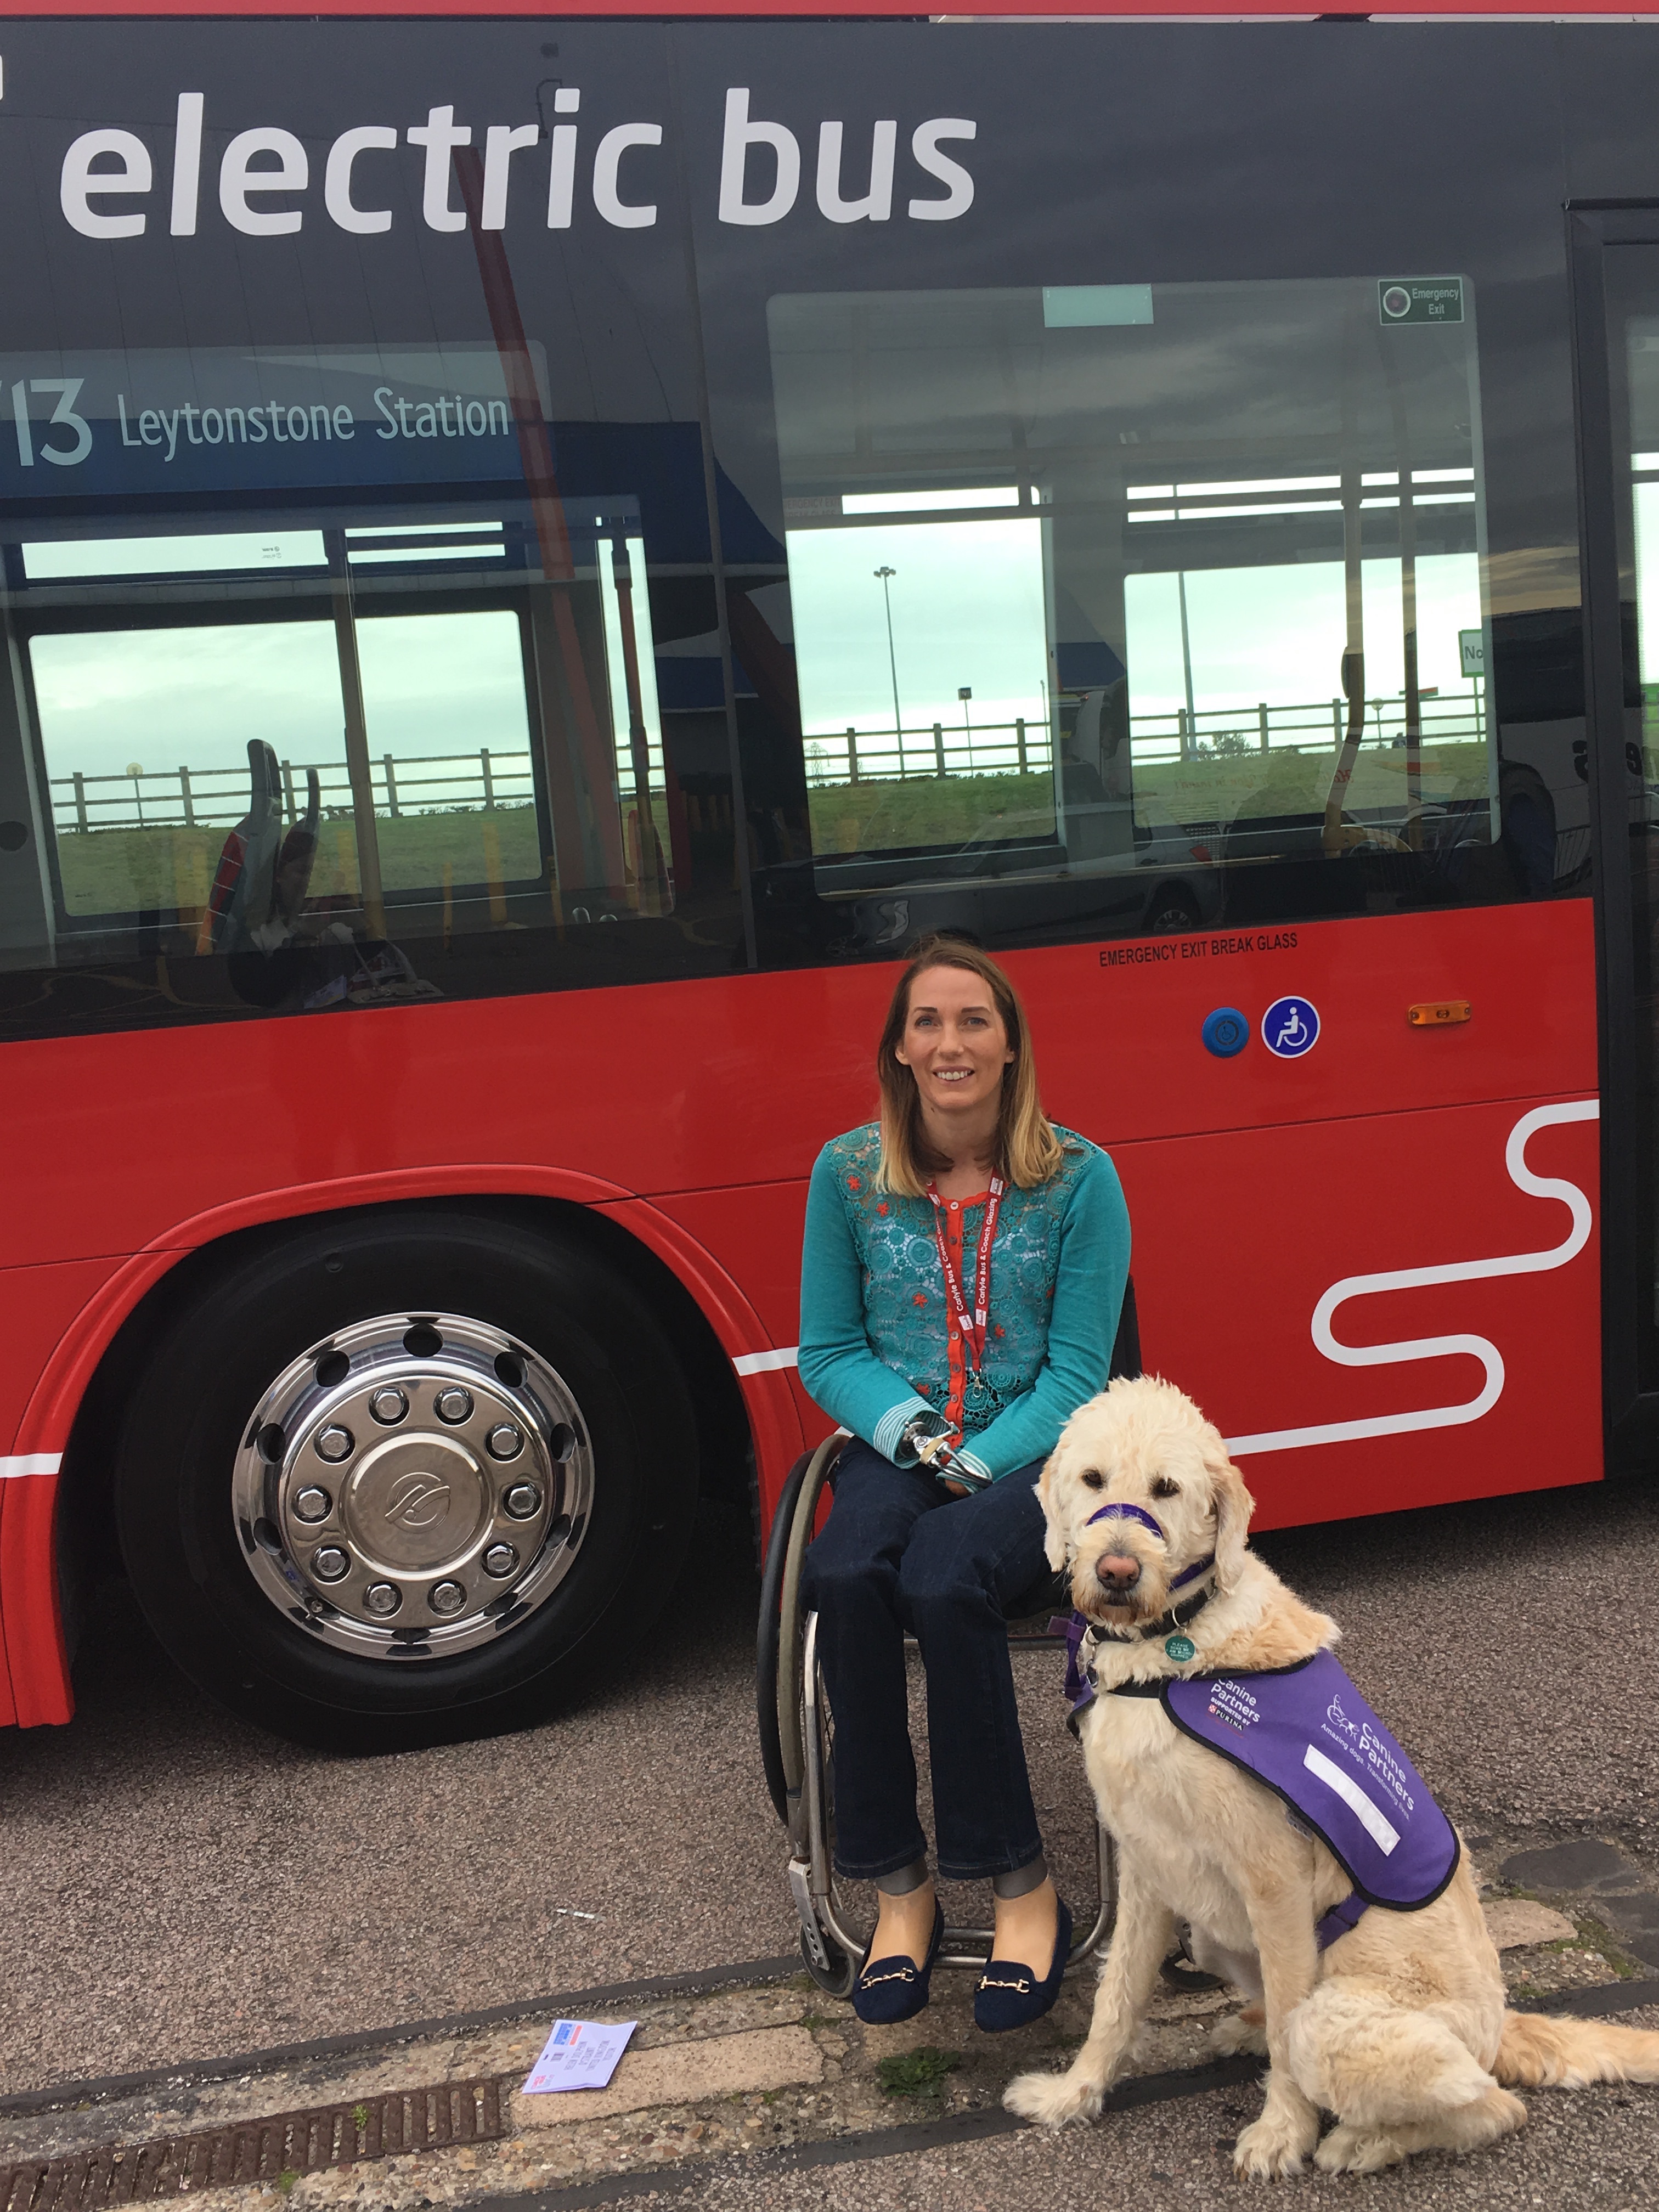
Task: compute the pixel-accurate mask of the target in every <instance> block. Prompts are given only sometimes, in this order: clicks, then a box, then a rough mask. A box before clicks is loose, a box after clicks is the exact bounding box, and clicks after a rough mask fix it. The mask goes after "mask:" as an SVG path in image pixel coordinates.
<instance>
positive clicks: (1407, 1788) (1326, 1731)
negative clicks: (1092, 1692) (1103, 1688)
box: [1079, 1651, 1459, 1950]
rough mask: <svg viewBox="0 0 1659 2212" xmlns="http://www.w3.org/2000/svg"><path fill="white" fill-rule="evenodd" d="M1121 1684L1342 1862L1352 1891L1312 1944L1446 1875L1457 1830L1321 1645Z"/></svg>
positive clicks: (1452, 1866) (1413, 1898)
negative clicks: (1251, 1782) (1225, 1668)
mask: <svg viewBox="0 0 1659 2212" xmlns="http://www.w3.org/2000/svg"><path fill="white" fill-rule="evenodd" d="M1079 1686H1080V1687H1083V1686H1084V1685H1082V1684H1081V1681H1080V1678H1079ZM1129 1694H1131V1695H1148V1696H1150V1695H1152V1694H1156V1695H1157V1696H1158V1700H1159V1703H1160V1704H1161V1705H1163V1708H1164V1711H1165V1713H1167V1714H1168V1716H1169V1717H1170V1720H1171V1721H1172V1722H1173V1723H1175V1725H1176V1728H1178V1729H1180V1730H1181V1732H1182V1735H1188V1736H1191V1738H1192V1739H1193V1741H1194V1743H1201V1744H1203V1745H1204V1746H1205V1747H1206V1748H1207V1749H1208V1750H1211V1751H1213V1752H1218V1753H1220V1755H1221V1757H1222V1758H1223V1759H1231V1761H1232V1763H1233V1765H1235V1766H1238V1767H1242V1768H1243V1770H1244V1771H1245V1772H1246V1773H1247V1774H1252V1775H1254V1776H1255V1778H1256V1780H1257V1781H1258V1782H1261V1783H1264V1784H1266V1785H1267V1788H1268V1789H1269V1790H1272V1791H1273V1794H1274V1795H1275V1796H1277V1797H1279V1798H1281V1799H1282V1800H1283V1801H1284V1803H1285V1806H1286V1808H1288V1810H1289V1813H1290V1815H1291V1820H1292V1821H1293V1822H1294V1823H1296V1824H1297V1825H1298V1826H1301V1827H1302V1828H1303V1829H1304V1831H1310V1832H1312V1833H1313V1834H1314V1835H1316V1837H1317V1838H1319V1840H1320V1842H1321V1843H1322V1844H1325V1846H1326V1847H1327V1849H1328V1850H1329V1851H1330V1853H1331V1855H1332V1857H1334V1858H1335V1860H1336V1861H1337V1863H1339V1865H1340V1866H1341V1868H1342V1869H1343V1870H1344V1872H1345V1873H1346V1875H1347V1877H1348V1879H1349V1881H1352V1884H1353V1895H1352V1897H1350V1898H1347V1899H1344V1901H1343V1902H1342V1903H1341V1904H1340V1905H1337V1906H1335V1907H1334V1909H1333V1910H1332V1911H1330V1912H1328V1913H1327V1914H1326V1915H1325V1917H1324V1918H1323V1919H1322V1921H1321V1922H1320V1923H1319V1927H1318V1931H1317V1932H1318V1936H1319V1947H1320V1948H1321V1950H1324V1949H1325V1948H1327V1947H1328V1945H1329V1944H1331V1943H1334V1942H1335V1941H1336V1939H1337V1937H1338V1936H1342V1935H1346V1932H1347V1930H1348V1929H1350V1928H1352V1926H1353V1925H1354V1923H1356V1922H1357V1921H1358V1918H1359V1917H1360V1915H1361V1914H1362V1913H1363V1912H1364V1911H1365V1909H1366V1907H1367V1906H1368V1905H1386V1906H1387V1907H1388V1908H1389V1910H1390V1911H1395V1912H1413V1911H1419V1910H1420V1909H1421V1908H1422V1907H1423V1906H1424V1905H1432V1904H1433V1902H1434V1900H1435V1899H1436V1898H1437V1897H1438V1896H1439V1895H1440V1893H1441V1892H1442V1891H1443V1889H1444V1888H1445V1887H1446V1885H1447V1883H1448V1882H1449V1881H1450V1880H1451V1878H1452V1875H1453V1874H1454V1873H1455V1870H1456V1867H1457V1861H1458V1856H1459V1845H1458V1840H1457V1834H1456V1831H1455V1829H1454V1828H1453V1826H1452V1825H1451V1822H1450V1821H1449V1820H1448V1819H1447V1818H1446V1816H1445V1814H1443V1812H1442V1811H1441V1809H1440V1808H1439V1806H1438V1805H1437V1804H1436V1802H1435V1801H1434V1799H1433V1798H1432V1797H1431V1796H1430V1794H1429V1792H1428V1790H1427V1789H1426V1788H1425V1786H1424V1783H1423V1778H1422V1777H1421V1776H1420V1775H1419V1773H1418V1771H1417V1769H1416V1768H1415V1767H1414V1766H1413V1765H1412V1763H1411V1761H1410V1759H1407V1756H1406V1754H1405V1753H1404V1752H1403V1751H1401V1748H1400V1746H1399V1745H1398V1744H1397V1743H1396V1742H1395V1739H1394V1737H1393V1736H1392V1735H1390V1734H1389V1731H1388V1729H1385V1728H1384V1727H1383V1723H1382V1722H1381V1721H1380V1720H1378V1718H1377V1717H1376V1714H1375V1713H1374V1712H1373V1711H1371V1709H1370V1706H1369V1705H1367V1704H1366V1702H1365V1700H1364V1698H1362V1697H1361V1696H1360V1694H1359V1692H1358V1690H1357V1689H1356V1688H1355V1687H1354V1686H1353V1683H1352V1680H1351V1679H1350V1677H1349V1675H1348V1674H1347V1672H1346V1669H1345V1668H1342V1667H1340V1666H1339V1665H1338V1663H1337V1662H1336V1661H1335V1659H1334V1658H1333V1656H1331V1654H1330V1653H1329V1652H1328V1651H1318V1652H1316V1653H1315V1655H1314V1656H1313V1657H1312V1658H1311V1659H1304V1660H1303V1661H1302V1662H1300V1663H1299V1664H1297V1665H1296V1666H1294V1667H1284V1668H1275V1669H1274V1670H1273V1671H1272V1672H1271V1673H1264V1674H1198V1675H1194V1676H1191V1677H1189V1678H1188V1679H1185V1680H1164V1681H1162V1682H1159V1683H1156V1684H1154V1683H1150V1682H1149V1683H1144V1684H1142V1683H1136V1684H1134V1685H1133V1686H1132V1687H1131V1689H1130V1692H1129ZM1088 1701H1089V1700H1088V1699H1087V1698H1081V1699H1079V1703H1080V1704H1082V1703H1087V1702H1088Z"/></svg>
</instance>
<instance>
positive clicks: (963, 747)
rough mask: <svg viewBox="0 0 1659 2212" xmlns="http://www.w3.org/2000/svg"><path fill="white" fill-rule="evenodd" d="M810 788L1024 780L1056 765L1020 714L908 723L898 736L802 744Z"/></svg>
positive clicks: (850, 734) (861, 734)
mask: <svg viewBox="0 0 1659 2212" xmlns="http://www.w3.org/2000/svg"><path fill="white" fill-rule="evenodd" d="M805 751H806V781H807V784H808V786H809V787H813V788H816V787H823V786H824V785H827V784H842V783H847V784H865V783H896V782H901V781H908V780H909V779H910V778H913V777H917V776H921V777H927V776H935V777H937V776H951V775H1027V774H1030V773H1031V772H1033V771H1036V770H1038V769H1043V770H1046V769H1049V768H1051V767H1052V766H1053V764H1054V750H1053V747H1052V744H1050V741H1049V737H1048V731H1047V730H1046V729H1045V728H1044V726H1043V725H1042V722H1041V721H1040V720H1031V721H1027V720H1025V719H1024V716H1023V715H1021V716H1016V718H1015V719H1014V720H1012V722H980V723H976V724H975V725H974V726H973V727H972V728H971V729H968V730H963V729H961V728H953V727H952V726H951V724H950V723H949V722H943V721H940V722H918V723H915V724H911V723H908V722H907V723H906V724H905V725H904V726H902V728H901V729H899V730H897V731H894V730H890V729H887V730H879V729H878V730H856V729H848V730H821V731H818V732H816V733H815V734H814V735H812V736H811V737H809V738H807V740H806V746H805Z"/></svg>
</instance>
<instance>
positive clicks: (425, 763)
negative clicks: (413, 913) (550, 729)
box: [52, 746, 535, 837]
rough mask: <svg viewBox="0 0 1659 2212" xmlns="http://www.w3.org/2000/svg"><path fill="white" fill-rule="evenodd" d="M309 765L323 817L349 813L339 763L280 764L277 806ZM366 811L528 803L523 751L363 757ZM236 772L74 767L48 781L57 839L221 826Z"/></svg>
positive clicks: (238, 782) (240, 804)
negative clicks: (369, 797) (96, 771)
mask: <svg viewBox="0 0 1659 2212" xmlns="http://www.w3.org/2000/svg"><path fill="white" fill-rule="evenodd" d="M313 768H314V769H316V773H317V781H318V787H319V803H320V806H321V811H322V817H323V819H324V820H325V821H336V822H349V820H350V819H351V813H352V799H351V781H350V777H349V774H348V772H347V769H346V766H345V763H343V761H328V762H310V761H284V762H283V763H282V775H283V811H284V813H285V814H286V815H287V816H288V817H289V819H290V820H295V819H297V818H298V817H299V816H300V815H301V814H302V813H303V812H304V811H305V807H306V788H307V786H306V778H307V773H308V771H309V770H310V769H313ZM369 768H370V780H371V784H372V787H373V790H374V811H375V813H376V815H377V816H380V817H382V818H383V819H385V820H387V821H394V822H395V821H397V820H398V819H400V818H401V817H406V816H410V815H430V814H458V813H468V814H473V813H484V814H494V813H496V812H505V811H509V810H512V809H515V808H522V807H526V806H529V805H531V804H532V802H533V799H534V796H535V791H534V785H533V782H532V775H531V765H530V754H529V751H528V750H525V751H521V752H496V751H493V750H491V749H490V748H489V746H482V747H480V748H479V750H477V752H467V753H445V754H421V755H416V756H412V757H411V756H404V757H402V758H399V757H398V756H397V755H396V754H393V753H380V754H376V755H374V757H372V758H371V760H370V763H369ZM247 807H248V772H247V770H246V768H219V769H192V768H191V767H189V766H187V765H181V766H179V767H178V768H174V769H141V770H140V771H139V772H138V773H137V775H84V774H82V772H81V771H80V770H79V769H76V771H75V772H74V773H72V774H71V775H58V776H53V777H52V819H53V823H54V824H55V826H56V829H57V831H58V836H60V837H61V836H65V835H66V834H70V833H74V832H76V831H80V832H88V831H92V830H97V829H218V828H228V827H229V826H230V825H232V824H233V823H237V822H240V820H241V818H242V817H243V815H245V814H246V812H247Z"/></svg>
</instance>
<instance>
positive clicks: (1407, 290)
mask: <svg viewBox="0 0 1659 2212" xmlns="http://www.w3.org/2000/svg"><path fill="white" fill-rule="evenodd" d="M1376 314H1377V319H1378V321H1379V322H1383V323H1461V322H1462V319H1463V279H1462V277H1461V276H1380V277H1379V278H1378V279H1377V284H1376Z"/></svg>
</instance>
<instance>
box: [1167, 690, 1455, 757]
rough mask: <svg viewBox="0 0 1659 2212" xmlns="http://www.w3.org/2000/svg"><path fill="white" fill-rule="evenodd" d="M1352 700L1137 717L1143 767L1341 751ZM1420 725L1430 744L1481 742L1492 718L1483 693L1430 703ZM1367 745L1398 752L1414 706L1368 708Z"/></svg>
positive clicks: (1380, 703) (1387, 703) (1374, 703)
mask: <svg viewBox="0 0 1659 2212" xmlns="http://www.w3.org/2000/svg"><path fill="white" fill-rule="evenodd" d="M1348 713H1349V708H1348V702H1347V701H1346V699H1338V698H1332V699H1328V700H1325V699H1317V700H1314V701H1311V702H1309V703H1307V704H1305V705H1301V706H1288V707H1285V706H1269V705H1268V704H1267V702H1266V701H1265V700H1261V701H1259V702H1257V703H1256V704H1255V706H1252V707H1200V708H1197V709H1196V710H1195V711H1189V710H1188V708H1185V707H1177V708H1175V709H1173V710H1172V711H1171V712H1170V713H1169V714H1134V715H1132V716H1131V718H1130V724H1129V727H1130V732H1131V741H1132V743H1133V746H1134V757H1135V758H1136V760H1137V761H1148V762H1151V761H1174V760H1188V761H1190V760H1203V759H1206V757H1207V758H1211V759H1216V760H1225V759H1237V758H1242V757H1243V756H1244V755H1246V754H1248V753H1253V752H1260V753H1265V752H1333V751H1337V750H1340V748H1341V745H1342V741H1343V739H1344V738H1345V737H1346V734H1347V728H1348ZM1418 724H1419V732H1420V735H1421V742H1422V744H1424V745H1425V746H1434V745H1462V744H1482V743H1484V742H1485V738H1486V714H1485V708H1484V704H1483V702H1482V701H1481V700H1480V697H1479V696H1478V695H1476V694H1474V693H1473V692H1471V693H1468V694H1465V693H1461V692H1453V693H1449V694H1447V695H1445V696H1427V697H1425V698H1424V699H1423V701H1422V703H1421V705H1420V707H1419V712H1418ZM1361 744H1362V745H1364V747H1366V748H1370V749H1376V748H1383V749H1387V750H1393V749H1395V748H1396V747H1400V748H1403V747H1404V745H1405V744H1406V702H1405V700H1404V699H1403V698H1402V697H1400V696H1395V697H1394V698H1391V699H1368V700H1367V701H1366V702H1365V734H1364V738H1362V740H1361Z"/></svg>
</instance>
